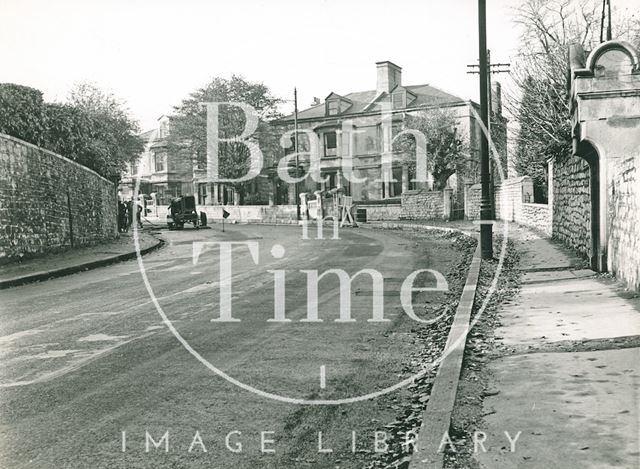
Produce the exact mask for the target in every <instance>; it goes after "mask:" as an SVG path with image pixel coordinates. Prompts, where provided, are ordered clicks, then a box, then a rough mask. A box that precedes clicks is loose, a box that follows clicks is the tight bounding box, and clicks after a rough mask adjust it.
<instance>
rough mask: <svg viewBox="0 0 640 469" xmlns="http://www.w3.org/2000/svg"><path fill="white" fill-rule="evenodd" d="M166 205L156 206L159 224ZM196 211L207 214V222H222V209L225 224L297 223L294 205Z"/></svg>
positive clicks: (202, 207)
mask: <svg viewBox="0 0 640 469" xmlns="http://www.w3.org/2000/svg"><path fill="white" fill-rule="evenodd" d="M168 208H169V207H168V206H167V205H158V209H157V213H158V218H159V219H160V223H164V221H165V220H166V217H167V212H168ZM197 208H198V211H200V212H205V213H206V214H207V220H209V221H212V222H219V221H222V209H223V208H224V210H226V211H227V212H229V218H227V220H226V221H227V222H231V223H233V222H236V223H277V224H295V223H297V208H296V206H295V205H225V206H222V205H198V207H197Z"/></svg>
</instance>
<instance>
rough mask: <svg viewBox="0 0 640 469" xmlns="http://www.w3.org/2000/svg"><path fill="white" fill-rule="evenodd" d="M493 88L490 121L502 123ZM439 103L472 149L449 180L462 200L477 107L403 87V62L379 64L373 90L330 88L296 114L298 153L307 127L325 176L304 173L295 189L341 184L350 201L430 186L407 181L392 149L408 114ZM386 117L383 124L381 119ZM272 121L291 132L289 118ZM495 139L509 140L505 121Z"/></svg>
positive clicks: (473, 158)
mask: <svg viewBox="0 0 640 469" xmlns="http://www.w3.org/2000/svg"><path fill="white" fill-rule="evenodd" d="M493 91H494V97H493V100H492V102H493V103H494V104H495V106H494V119H495V120H498V121H501V122H503V123H504V122H506V120H505V119H504V118H503V117H502V113H501V106H500V96H499V93H500V85H499V84H498V83H496V86H495V88H494V90H493ZM496 93H497V94H496ZM444 109H446V110H447V111H448V112H450V113H451V114H452V115H453V116H455V118H456V120H457V126H456V130H457V132H458V134H459V135H460V138H461V139H462V140H463V141H465V143H466V145H467V147H468V150H469V155H468V160H469V164H468V165H467V168H466V170H465V173H464V174H458V175H457V177H456V176H454V177H452V178H451V180H450V184H451V185H452V186H453V188H454V190H456V192H459V194H460V197H459V200H462V199H463V196H462V194H463V188H464V184H465V183H466V184H468V185H470V184H473V183H475V182H477V181H479V172H480V171H479V146H480V142H479V136H480V132H481V128H480V123H479V106H478V105H477V104H476V103H474V102H472V101H469V100H464V99H462V98H460V97H458V96H455V95H453V94H450V93H447V92H446V91H443V90H441V89H439V88H437V87H435V86H432V85H428V84H424V85H410V86H405V85H404V84H403V83H402V69H401V67H399V66H397V65H396V64H394V63H392V62H389V61H384V62H378V63H376V88H375V89H373V90H369V91H359V92H352V93H348V94H344V95H340V94H337V93H335V92H331V93H330V94H329V95H328V96H327V97H326V98H325V100H324V102H322V103H318V104H316V105H314V106H312V107H310V108H308V109H303V110H301V111H300V112H299V113H298V116H297V124H298V129H299V132H300V134H299V135H300V137H299V152H300V153H302V152H304V151H308V149H309V142H308V138H307V137H306V135H304V132H312V133H313V134H314V135H315V138H316V141H317V142H318V144H319V153H320V168H321V176H322V179H325V178H326V179H327V181H326V182H324V183H319V182H317V181H315V180H313V179H312V178H307V179H305V180H304V181H303V182H302V183H300V184H299V187H298V191H299V192H308V193H313V192H315V191H317V190H321V191H328V190H330V189H334V188H342V190H343V191H344V192H345V193H346V194H347V195H351V196H352V197H353V200H354V202H360V203H366V202H367V201H369V200H384V199H394V198H397V197H400V196H401V195H402V194H403V193H405V192H407V191H409V190H414V189H423V190H425V189H426V190H428V189H431V188H432V187H431V184H430V183H429V182H427V183H421V182H418V183H414V182H412V179H413V178H412V177H411V176H410V174H409V170H408V167H407V165H406V164H405V163H403V161H402V160H403V158H402V156H403V155H401V154H399V152H397V151H395V149H394V147H392V144H391V141H392V139H393V136H395V135H397V133H398V132H399V131H400V130H402V129H403V124H404V121H405V118H406V116H407V115H409V114H415V113H418V112H429V111H433V110H444ZM385 119H386V122H387V124H388V125H385ZM273 124H274V125H277V126H279V127H280V128H282V129H283V130H289V131H291V130H292V129H293V126H294V116H293V115H290V116H287V117H285V118H283V119H280V120H279V121H277V122H274V123H273ZM500 127H501V130H500V131H498V130H497V129H498V128H500ZM493 138H494V139H495V140H499V141H501V142H502V144H503V147H504V146H506V126H497V127H496V132H495V134H494V135H493ZM385 152H391V153H392V154H393V165H392V180H391V181H389V182H384V181H383V178H382V159H383V154H385ZM404 156H408V157H411V156H410V155H404ZM345 160H348V162H349V164H350V166H351V167H352V168H353V176H352V177H351V180H349V179H348V178H347V177H346V176H345V174H344V171H343V167H344V161H345ZM427 164H428V155H427ZM300 166H301V167H302V168H301V169H302V170H304V171H306V170H308V168H309V161H308V159H305V158H304V157H302V155H301V158H300ZM354 180H356V181H355V182H354ZM360 181H362V182H360ZM288 202H289V203H290V204H294V203H295V193H294V191H293V190H292V188H291V187H289V188H288Z"/></svg>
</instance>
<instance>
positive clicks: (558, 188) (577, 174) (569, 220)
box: [552, 156, 591, 256]
mask: <svg viewBox="0 0 640 469" xmlns="http://www.w3.org/2000/svg"><path fill="white" fill-rule="evenodd" d="M589 185H590V175H589V164H588V163H587V162H586V161H585V160H584V159H582V158H580V157H577V156H566V157H563V158H556V159H555V160H554V162H553V221H552V226H553V237H554V238H555V239H558V240H559V241H562V242H563V243H564V244H566V245H567V246H569V247H570V248H572V249H574V250H575V251H576V252H578V253H579V254H581V255H583V256H589V253H590V251H591V196H590V193H591V191H590V188H589Z"/></svg>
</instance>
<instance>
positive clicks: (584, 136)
mask: <svg viewBox="0 0 640 469" xmlns="http://www.w3.org/2000/svg"><path fill="white" fill-rule="evenodd" d="M569 62H570V64H569V65H570V72H571V75H570V76H571V80H570V96H571V101H570V110H571V124H572V132H573V153H574V155H576V156H579V157H581V158H584V159H585V160H586V161H587V162H588V163H589V166H590V169H591V204H592V207H591V225H592V226H591V244H592V246H591V254H590V257H591V264H592V268H594V269H595V270H597V271H607V270H610V268H611V267H613V268H614V269H613V270H617V267H619V265H620V264H621V263H622V264H624V262H626V260H625V259H624V257H625V256H624V255H623V254H622V253H621V246H620V245H619V244H620V243H618V242H617V241H616V242H614V241H613V239H614V238H617V235H615V233H614V235H613V237H612V229H613V230H614V231H615V230H618V229H622V230H625V229H626V228H624V227H620V228H619V227H618V225H620V224H623V223H622V222H621V220H618V221H619V222H620V223H618V222H616V223H613V221H614V220H613V219H614V218H616V217H617V214H616V208H615V207H616V204H615V203H614V198H615V197H616V196H617V193H616V191H617V190H619V188H616V185H617V184H618V185H619V184H623V185H624V184H625V183H624V180H623V179H621V174H622V172H623V171H624V166H625V164H626V161H627V160H628V159H629V158H630V157H631V158H633V157H634V155H636V154H637V153H638V151H639V148H640V113H639V111H638V110H639V109H640V61H639V60H638V52H637V51H636V50H635V49H634V48H633V47H632V46H631V45H630V44H628V43H626V42H623V41H607V42H604V43H602V44H600V45H599V46H598V47H596V48H595V49H594V50H593V51H592V52H591V53H590V54H589V55H588V57H586V58H585V52H584V51H583V50H582V48H581V47H580V46H572V47H571V48H570V51H569ZM620 181H621V182H620ZM625 190H626V189H625ZM629 190H631V191H633V190H634V189H633V188H632V187H629ZM636 190H640V189H636ZM639 233H640V232H639ZM627 236H628V233H627V234H625V235H624V236H623V237H627Z"/></svg>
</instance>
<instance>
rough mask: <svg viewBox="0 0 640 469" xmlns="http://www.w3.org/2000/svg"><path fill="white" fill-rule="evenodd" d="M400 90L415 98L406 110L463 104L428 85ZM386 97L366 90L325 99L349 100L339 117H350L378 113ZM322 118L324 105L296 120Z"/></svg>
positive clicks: (313, 108) (310, 108)
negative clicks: (347, 105)
mask: <svg viewBox="0 0 640 469" xmlns="http://www.w3.org/2000/svg"><path fill="white" fill-rule="evenodd" d="M402 88H403V89H405V90H406V91H407V93H410V94H412V95H414V96H415V99H414V100H413V101H411V102H410V103H409V104H408V106H407V107H406V109H414V108H417V107H424V106H437V105H440V104H453V103H460V102H465V100H464V99H462V98H460V97H459V96H456V95H453V94H451V93H448V92H446V91H444V90H441V89H440V88H437V87H435V86H432V85H428V84H425V85H413V86H403V87H402ZM396 89H398V87H396V88H394V91H395V90H396ZM388 96H389V95H388V94H387V93H381V94H380V95H378V94H377V92H376V90H368V91H356V92H355V93H349V94H346V95H344V96H341V95H338V94H337V93H331V94H330V95H329V96H327V99H329V98H330V97H340V98H342V99H346V100H349V101H350V102H351V103H353V105H352V106H351V107H350V108H349V109H348V110H347V111H346V112H343V113H341V114H340V116H350V115H353V114H359V113H362V112H375V111H380V109H381V106H380V104H379V103H380V102H381V101H383V100H385V99H388ZM324 117H326V115H325V103H321V104H317V105H315V106H311V107H309V108H307V109H303V110H301V111H299V112H298V119H316V118H317V119H319V118H324ZM331 117H335V116H331ZM292 119H293V114H291V115H288V116H285V117H283V118H282V119H280V121H284V122H286V121H289V120H292Z"/></svg>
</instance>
